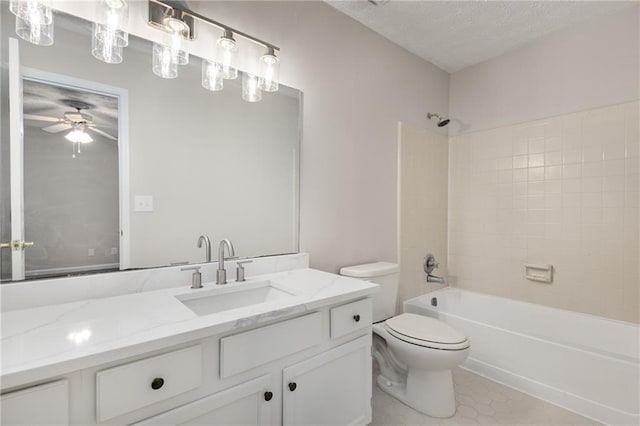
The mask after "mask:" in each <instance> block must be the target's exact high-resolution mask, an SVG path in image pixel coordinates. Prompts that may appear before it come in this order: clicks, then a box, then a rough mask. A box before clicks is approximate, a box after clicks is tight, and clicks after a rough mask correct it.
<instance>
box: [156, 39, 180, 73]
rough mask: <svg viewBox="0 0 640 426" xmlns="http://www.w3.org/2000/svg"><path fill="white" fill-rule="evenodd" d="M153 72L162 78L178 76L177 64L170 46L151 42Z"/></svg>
mask: <svg viewBox="0 0 640 426" xmlns="http://www.w3.org/2000/svg"><path fill="white" fill-rule="evenodd" d="M153 73H154V74H155V75H157V76H158V77H162V78H176V77H178V64H177V63H176V62H175V61H174V58H173V54H172V52H171V48H170V47H167V46H164V45H162V44H157V43H153Z"/></svg>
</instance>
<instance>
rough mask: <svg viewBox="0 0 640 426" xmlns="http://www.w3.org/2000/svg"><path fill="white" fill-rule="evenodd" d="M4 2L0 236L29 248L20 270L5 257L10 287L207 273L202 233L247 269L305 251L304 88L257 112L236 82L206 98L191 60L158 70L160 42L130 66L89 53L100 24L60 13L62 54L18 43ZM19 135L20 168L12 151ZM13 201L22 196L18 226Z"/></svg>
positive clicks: (128, 57) (140, 50)
mask: <svg viewBox="0 0 640 426" xmlns="http://www.w3.org/2000/svg"><path fill="white" fill-rule="evenodd" d="M7 3H8V2H2V5H1V6H2V11H1V14H2V16H1V19H2V28H1V36H2V62H3V67H2V86H1V87H0V91H1V95H2V106H1V108H2V110H1V115H2V117H1V120H2V121H1V124H2V126H1V128H0V129H1V136H2V141H1V147H0V148H1V151H0V161H1V166H2V172H1V174H0V179H1V194H0V195H1V202H2V207H1V209H2V212H1V215H2V216H1V217H2V227H1V231H2V232H1V233H2V235H1V237H2V242H3V243H5V242H10V241H11V240H12V239H13V237H12V227H14V228H15V227H16V226H18V227H20V226H21V227H23V228H24V241H26V242H33V245H32V246H31V245H29V244H28V246H27V247H25V248H24V249H21V250H19V251H20V252H21V253H22V255H21V256H18V259H16V256H15V250H12V249H11V248H10V247H9V248H6V249H2V263H1V271H0V272H1V275H2V280H3V282H6V281H11V280H15V279H23V278H25V279H31V278H38V277H47V276H60V275H69V274H77V273H88V272H99V271H113V270H123V269H133V268H147V267H157V266H166V265H171V264H179V263H185V262H186V263H198V262H203V261H205V250H204V248H198V247H197V241H198V237H199V236H200V235H208V236H209V237H210V238H211V242H212V245H213V251H214V253H215V249H216V248H217V245H216V243H217V242H218V241H220V240H221V239H222V238H229V239H230V240H231V241H232V242H233V244H234V246H235V249H236V255H237V256H239V257H254V256H263V255H274V254H283V253H294V252H297V251H298V176H299V149H300V138H301V132H300V128H301V110H302V94H301V93H300V92H299V91H298V90H295V89H292V88H289V87H286V86H283V85H281V86H280V90H279V91H278V92H275V93H264V94H263V95H262V101H261V102H255V103H250V102H246V101H244V100H242V97H241V93H240V92H241V82H240V79H241V76H240V77H239V80H225V81H224V84H225V89H224V90H223V91H220V92H211V91H208V90H205V89H204V88H203V87H202V86H201V60H200V59H199V58H197V57H194V56H191V58H190V61H189V64H188V65H184V66H180V68H179V75H178V77H177V78H174V79H163V78H160V77H157V76H156V75H154V74H153V73H152V70H151V63H152V57H151V52H152V43H151V42H150V41H147V40H143V39H140V38H136V37H134V36H131V35H130V42H129V43H130V45H129V47H128V48H127V49H126V50H125V57H124V61H123V62H122V63H120V64H117V65H109V64H105V63H103V62H100V61H98V60H96V59H95V58H93V56H92V55H91V53H90V51H91V24H90V23H89V22H87V21H84V20H82V19H80V18H76V17H72V16H69V15H65V14H62V13H56V15H55V19H56V28H55V43H54V45H53V46H48V47H41V46H34V45H32V44H29V43H27V42H24V41H22V40H19V41H17V40H16V39H17V37H15V34H14V21H13V19H14V16H13V15H12V14H10V13H9V12H8V10H7ZM11 39H14V41H10V40H11ZM10 45H13V46H14V47H15V46H17V51H18V56H19V73H20V75H19V80H20V83H21V87H20V89H19V91H17V92H16V90H15V88H14V89H13V90H12V88H11V85H12V81H11V78H10V73H11V69H12V60H14V59H13V58H12V55H13V54H15V49H13V50H12V49H10ZM12 108H13V109H12ZM17 108H19V109H20V111H19V114H16V109H17ZM17 119H19V121H16V120H17ZM16 123H18V124H17V126H19V127H20V129H16ZM16 131H21V132H22V138H21V147H20V149H21V150H22V155H20V156H16V155H14V154H15V153H13V154H12V145H11V143H10V141H11V140H12V132H14V134H13V136H14V137H15V132H16ZM89 139H90V141H89ZM13 140H15V139H13ZM16 162H18V163H20V164H18V163H16ZM12 197H14V198H15V197H21V198H22V204H23V210H22V212H21V214H16V211H15V210H14V211H13V212H12V210H11V200H12ZM19 257H21V258H22V259H19ZM214 257H215V255H214ZM214 260H215V259H214ZM17 262H18V263H17ZM20 262H22V264H21V263H20ZM20 267H23V268H24V277H20V276H19V274H18V275H16V273H15V272H16V268H20ZM16 277H17V278H16Z"/></svg>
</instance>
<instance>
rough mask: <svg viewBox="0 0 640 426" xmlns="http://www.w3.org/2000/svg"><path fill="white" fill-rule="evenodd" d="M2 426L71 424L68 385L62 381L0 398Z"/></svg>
mask: <svg viewBox="0 0 640 426" xmlns="http://www.w3.org/2000/svg"><path fill="white" fill-rule="evenodd" d="M0 410H1V412H2V415H1V419H2V421H0V424H2V425H7V426H8V425H45V424H46V425H68V424H69V382H68V381H67V380H59V381H56V382H53V383H47V384H43V385H38V386H32V387H29V388H27V389H23V390H20V391H16V392H10V393H8V394H4V395H2V397H0Z"/></svg>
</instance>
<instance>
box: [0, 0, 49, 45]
mask: <svg viewBox="0 0 640 426" xmlns="http://www.w3.org/2000/svg"><path fill="white" fill-rule="evenodd" d="M9 7H10V10H11V11H12V12H13V13H14V14H15V15H16V34H17V35H18V37H20V38H21V39H23V40H26V41H28V42H29V43H33V44H35V45H38V46H51V45H52V44H53V13H52V11H51V7H50V6H49V2H48V1H35V0H16V1H13V2H12V3H11V4H10V6H9Z"/></svg>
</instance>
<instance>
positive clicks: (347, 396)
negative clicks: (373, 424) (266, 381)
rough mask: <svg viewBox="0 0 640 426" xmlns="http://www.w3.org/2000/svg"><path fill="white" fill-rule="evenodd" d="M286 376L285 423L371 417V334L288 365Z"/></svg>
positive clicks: (356, 420)
mask: <svg viewBox="0 0 640 426" xmlns="http://www.w3.org/2000/svg"><path fill="white" fill-rule="evenodd" d="M282 378H283V380H282V384H283V386H282V393H283V415H282V423H283V424H284V425H292V426H294V425H366V424H368V423H369V422H370V421H371V337H370V336H362V337H360V338H358V339H356V340H353V341H351V342H348V343H345V344H343V345H341V346H338V347H337V348H335V349H332V350H330V351H327V352H324V353H322V354H320V355H316V356H315V357H313V358H310V359H308V360H305V361H302V362H300V363H297V364H294V365H292V366H291V367H287V368H285V369H284V370H283V373H282Z"/></svg>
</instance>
